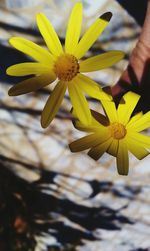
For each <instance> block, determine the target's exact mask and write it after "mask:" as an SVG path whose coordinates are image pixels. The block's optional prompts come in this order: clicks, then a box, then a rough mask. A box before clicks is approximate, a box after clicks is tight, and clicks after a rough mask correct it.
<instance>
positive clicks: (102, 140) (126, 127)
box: [69, 92, 150, 175]
mask: <svg viewBox="0 0 150 251" xmlns="http://www.w3.org/2000/svg"><path fill="white" fill-rule="evenodd" d="M139 98H140V96H139V95H137V94H135V93H133V92H128V93H126V94H125V95H124V96H123V98H122V100H121V101H120V103H119V106H118V108H117V109H116V106H115V103H114V102H112V101H102V106H103V108H104V111H105V113H106V116H104V115H102V114H100V113H98V112H95V111H91V113H92V122H91V125H90V126H86V125H84V124H83V123H81V122H80V121H79V120H76V121H75V122H74V126H75V127H76V128H77V129H78V130H81V131H85V132H89V133H91V134H90V135H88V136H85V137H83V138H81V139H78V140H76V141H74V142H72V143H71V144H70V145H69V146H70V149H71V151H72V152H79V151H83V150H86V149H89V148H91V149H90V151H89V152H88V155H89V156H90V157H92V158H93V159H95V160H98V159H99V158H100V157H101V156H102V155H103V154H104V152H107V153H109V154H111V155H112V156H114V157H116V158H117V169H118V173H119V174H121V175H127V174H128V169H129V157H128V151H130V152H131V153H132V154H133V155H134V156H135V157H136V158H138V159H140V160H141V159H143V158H144V157H146V156H147V155H148V154H149V151H148V150H147V149H150V137H149V136H146V135H144V134H142V133H140V132H141V131H143V130H145V129H147V128H149V127H150V112H147V113H146V114H144V115H143V113H142V112H139V113H137V114H136V115H134V116H133V117H132V118H130V117H131V114H132V112H133V110H134V108H135V106H136V104H137V102H138V100H139ZM73 114H74V115H76V114H75V111H73Z"/></svg>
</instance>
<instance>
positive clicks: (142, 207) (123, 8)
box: [0, 0, 150, 251]
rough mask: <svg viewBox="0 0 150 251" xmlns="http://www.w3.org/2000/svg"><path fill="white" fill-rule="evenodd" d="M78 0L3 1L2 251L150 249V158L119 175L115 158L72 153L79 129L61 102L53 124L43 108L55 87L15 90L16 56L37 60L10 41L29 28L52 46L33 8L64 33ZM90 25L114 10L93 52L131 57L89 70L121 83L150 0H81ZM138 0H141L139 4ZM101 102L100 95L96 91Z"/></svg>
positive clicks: (31, 34) (20, 59) (0, 27)
mask: <svg viewBox="0 0 150 251" xmlns="http://www.w3.org/2000/svg"><path fill="white" fill-rule="evenodd" d="M75 2H77V1H76V0H72V1H70V0H1V1H0V251H55V250H61V251H62V250H64V251H74V250H78V251H149V250H150V238H149V236H150V199H149V194H150V185H149V179H150V169H148V167H149V162H148V161H149V157H147V158H145V159H144V160H142V161H138V160H136V159H135V158H134V157H133V156H130V174H129V176H128V177H122V176H119V175H118V174H117V172H116V164H115V160H114V159H113V157H111V156H109V155H107V154H105V155H104V156H103V157H102V158H101V159H100V160H99V161H98V162H95V161H94V160H92V159H91V158H90V157H88V156H87V155H86V153H85V152H81V153H77V154H72V153H71V152H70V150H69V148H68V143H70V142H72V141H73V140H75V139H77V138H79V137H81V136H82V135H83V133H81V132H78V131H77V130H75V129H74V128H73V126H72V123H71V121H70V119H69V110H70V107H71V105H70V102H69V99H68V95H67V94H66V96H65V99H64V102H63V105H62V106H61V109H60V110H59V113H58V114H57V117H56V118H55V119H54V121H53V122H52V124H51V125H50V126H49V128H48V129H46V130H43V129H42V128H41V126H40V114H41V111H42V109H43V107H44V104H45V102H46V100H47V98H48V95H49V94H50V92H51V89H50V88H49V87H47V88H45V89H42V90H40V91H38V92H36V93H32V94H28V95H23V96H20V97H9V96H8V94H7V91H8V89H9V88H10V86H12V85H13V84H15V83H17V82H19V80H20V79H19V78H14V77H9V76H6V74H5V71H6V68H7V67H8V66H10V65H12V64H16V63H21V62H26V61H29V58H27V56H26V55H24V54H22V53H20V52H18V51H16V50H14V49H13V48H11V47H10V46H9V43H8V39H9V38H10V37H11V36H21V37H24V38H27V39H30V40H32V41H34V42H36V43H38V44H39V45H41V46H43V47H45V44H44V41H43V39H42V38H41V35H40V33H39V31H38V29H37V26H36V23H35V15H36V13H37V12H41V11H42V12H44V13H45V14H46V15H47V16H48V17H49V19H50V21H51V22H52V24H53V25H54V27H55V29H56V31H57V32H58V34H59V37H60V39H61V41H62V43H63V42H64V37H65V30H66V26H67V22H68V18H69V15H70V13H71V9H72V7H73V5H74V4H75ZM82 2H83V6H84V19H83V29H82V33H84V31H85V30H86V29H87V27H89V25H90V24H91V23H92V22H93V21H94V20H95V19H96V18H97V17H99V15H101V14H103V13H104V12H106V11H112V12H113V18H112V20H111V22H110V24H109V26H108V27H107V29H106V30H105V32H104V33H103V34H102V36H101V37H100V38H99V40H98V41H97V42H96V43H95V44H94V46H93V47H92V48H91V50H90V51H89V52H88V54H87V55H86V56H87V57H88V56H91V55H96V54H99V53H101V52H104V51H107V50H112V49H119V50H123V51H124V52H125V54H126V56H125V59H124V60H122V61H121V62H119V63H118V64H116V65H115V66H113V67H112V68H109V69H105V70H102V71H99V72H95V73H92V74H90V76H91V77H93V79H94V80H95V81H97V82H98V83H100V84H101V85H102V86H106V85H114V84H115V83H116V82H117V80H118V79H119V77H120V76H121V74H122V72H123V71H124V69H125V68H126V66H127V64H128V59H129V55H130V53H131V51H132V49H133V48H134V46H135V44H136V42H137V38H138V36H139V34H140V31H141V26H142V24H143V21H144V16H145V11H146V1H144V0H143V1H141V0H139V1H136V3H135V1H129V0H127V1H125V0H122V1H121V0H120V1H115V0H94V1H92V0H83V1H82ZM135 5H136V6H135ZM89 102H90V105H91V107H93V108H95V109H96V110H97V111H98V110H100V104H99V102H97V101H95V100H92V99H89Z"/></svg>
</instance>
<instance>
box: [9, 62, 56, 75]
mask: <svg viewBox="0 0 150 251" xmlns="http://www.w3.org/2000/svg"><path fill="white" fill-rule="evenodd" d="M6 73H7V74H8V75H10V76H27V75H31V74H36V75H39V74H45V73H47V74H49V73H50V68H49V66H47V65H45V64H41V63H21V64H15V65H12V66H10V67H8V68H7V70H6ZM51 74H53V75H54V77H55V74H54V73H53V72H51Z"/></svg>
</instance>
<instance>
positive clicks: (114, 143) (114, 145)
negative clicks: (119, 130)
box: [107, 139, 119, 157]
mask: <svg viewBox="0 0 150 251" xmlns="http://www.w3.org/2000/svg"><path fill="white" fill-rule="evenodd" d="M118 145H119V141H118V140H117V139H113V141H112V143H111V144H110V146H109V148H108V149H107V152H108V153H109V154H110V155H112V156H114V157H116V156H117V153H118Z"/></svg>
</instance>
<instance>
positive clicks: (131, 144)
mask: <svg viewBox="0 0 150 251" xmlns="http://www.w3.org/2000/svg"><path fill="white" fill-rule="evenodd" d="M126 142H127V147H128V149H129V151H130V152H131V153H132V154H133V155H134V156H135V157H136V158H137V159H139V160H141V159H143V158H145V157H146V156H147V155H149V152H148V151H147V150H146V149H145V148H144V147H141V145H140V144H139V143H138V142H137V141H135V140H133V139H132V138H128V137H127V139H126Z"/></svg>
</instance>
